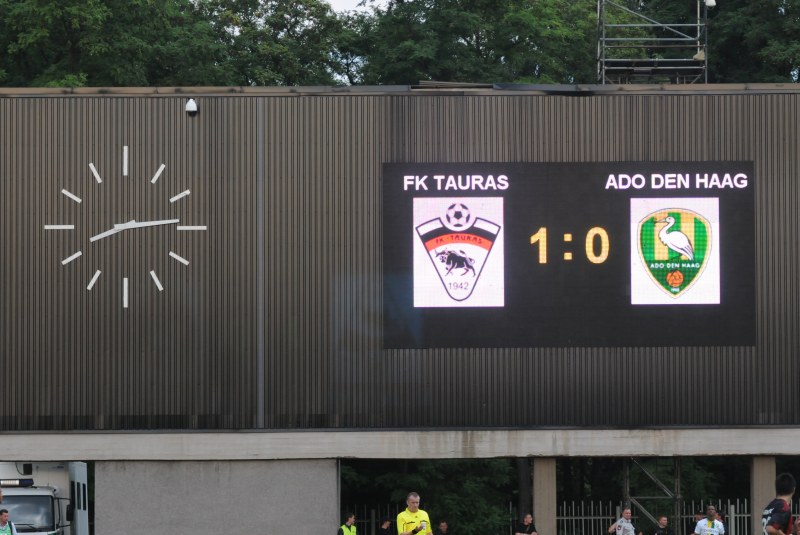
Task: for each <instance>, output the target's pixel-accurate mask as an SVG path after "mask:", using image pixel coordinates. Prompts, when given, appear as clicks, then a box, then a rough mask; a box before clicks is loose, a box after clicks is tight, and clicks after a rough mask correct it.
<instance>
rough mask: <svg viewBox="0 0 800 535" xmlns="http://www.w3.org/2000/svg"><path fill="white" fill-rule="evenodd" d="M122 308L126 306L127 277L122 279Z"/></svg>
mask: <svg viewBox="0 0 800 535" xmlns="http://www.w3.org/2000/svg"><path fill="white" fill-rule="evenodd" d="M122 308H128V277H124V278H123V279H122Z"/></svg>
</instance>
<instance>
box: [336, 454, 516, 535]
mask: <svg viewBox="0 0 800 535" xmlns="http://www.w3.org/2000/svg"><path fill="white" fill-rule="evenodd" d="M341 473H342V504H343V505H352V504H355V503H360V504H369V505H371V506H374V507H375V508H378V507H379V506H384V507H385V505H386V504H389V503H393V504H397V507H398V510H403V509H405V500H406V495H407V494H408V493H409V492H411V491H415V492H418V493H419V494H420V497H421V507H422V509H424V510H425V511H427V513H428V515H429V516H430V519H431V522H433V524H434V528H435V526H436V524H437V523H438V522H439V521H440V520H442V519H444V520H447V523H448V525H449V526H450V527H451V529H452V530H453V532H455V533H461V534H463V535H482V534H484V533H501V532H504V529H507V526H508V522H509V517H508V502H509V500H510V499H512V497H513V492H514V486H515V484H516V476H515V474H514V466H513V464H512V461H511V460H510V459H472V460H470V459H445V460H407V461H352V460H351V461H347V462H346V463H343V464H342V471H341ZM478 520H479V521H478Z"/></svg>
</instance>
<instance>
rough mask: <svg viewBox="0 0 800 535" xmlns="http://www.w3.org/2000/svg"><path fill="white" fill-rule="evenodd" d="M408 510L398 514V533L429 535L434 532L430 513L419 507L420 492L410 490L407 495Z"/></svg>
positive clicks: (404, 534)
mask: <svg viewBox="0 0 800 535" xmlns="http://www.w3.org/2000/svg"><path fill="white" fill-rule="evenodd" d="M406 505H407V506H408V507H406V510H405V511H403V512H401V513H400V514H399V515H397V535H417V534H418V533H422V534H423V535H429V534H430V533H432V530H431V520H430V518H428V513H426V512H425V511H423V510H422V509H420V508H419V494H417V493H416V492H410V493H409V494H408V496H406Z"/></svg>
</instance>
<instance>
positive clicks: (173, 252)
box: [44, 145, 208, 308]
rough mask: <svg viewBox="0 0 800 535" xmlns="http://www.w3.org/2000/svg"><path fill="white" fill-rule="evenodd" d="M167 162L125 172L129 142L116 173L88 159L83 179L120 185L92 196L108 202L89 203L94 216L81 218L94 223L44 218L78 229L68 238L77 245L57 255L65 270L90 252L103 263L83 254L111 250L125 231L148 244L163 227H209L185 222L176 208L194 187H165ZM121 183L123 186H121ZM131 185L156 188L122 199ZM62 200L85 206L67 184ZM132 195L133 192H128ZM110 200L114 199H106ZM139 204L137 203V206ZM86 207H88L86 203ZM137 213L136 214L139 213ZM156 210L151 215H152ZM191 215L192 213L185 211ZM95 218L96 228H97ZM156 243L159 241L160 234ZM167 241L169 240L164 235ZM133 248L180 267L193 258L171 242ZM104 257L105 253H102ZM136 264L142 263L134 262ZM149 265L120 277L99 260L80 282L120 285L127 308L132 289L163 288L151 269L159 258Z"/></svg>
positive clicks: (50, 225) (48, 226)
mask: <svg viewBox="0 0 800 535" xmlns="http://www.w3.org/2000/svg"><path fill="white" fill-rule="evenodd" d="M166 167H167V166H166V164H164V163H161V164H160V165H159V166H158V168H157V169H155V170H153V172H152V175H149V174H148V176H144V177H131V176H129V147H128V146H127V145H125V146H123V147H122V173H121V176H119V175H118V174H116V173H107V174H104V173H103V171H104V170H103V169H102V168H99V166H98V165H95V163H94V162H89V163H88V171H87V177H86V179H87V181H90V182H92V183H93V184H94V186H95V187H98V188H115V187H119V191H118V192H117V194H116V195H114V194H111V195H95V196H93V199H94V200H95V201H96V202H98V203H103V202H108V203H109V204H110V205H109V206H95V207H92V208H91V211H92V213H93V214H94V216H93V217H92V218H82V221H89V220H90V219H91V221H93V222H94V224H89V223H85V224H76V223H75V222H71V221H55V222H54V221H48V222H46V223H45V224H44V230H45V231H53V232H77V233H79V234H80V236H79V239H78V240H71V243H77V244H78V246H77V249H76V250H74V251H73V252H71V253H70V254H69V255H67V256H66V257H64V258H62V259H61V264H62V266H63V267H64V268H65V269H68V268H69V267H71V266H73V265H75V264H76V263H79V262H81V261H82V260H83V259H85V258H87V257H91V259H92V261H94V262H98V263H102V262H101V261H100V260H99V259H101V258H103V255H100V254H94V255H86V254H85V253H87V252H96V250H97V249H98V248H105V249H104V250H105V251H109V250H110V251H113V250H114V247H115V244H114V241H115V240H120V239H121V236H124V235H126V234H137V235H138V236H137V243H138V244H141V243H143V242H144V243H146V242H147V240H148V239H151V237H154V236H155V233H156V232H158V231H166V232H167V233H168V234H170V235H171V234H173V233H184V232H198V231H200V232H202V231H206V230H208V227H207V226H206V225H205V224H202V222H197V221H188V220H186V219H187V217H186V216H183V217H181V216H180V214H181V213H184V214H186V213H191V211H188V210H180V209H179V208H180V205H181V204H183V203H188V202H191V199H192V196H191V195H192V192H191V190H190V189H183V190H181V189H180V188H178V190H177V191H176V190H174V189H173V190H172V191H169V185H166V187H159V186H164V179H163V176H164V174H165V173H164V172H165V170H166ZM123 183H124V184H125V186H126V187H125V188H122V187H120V186H121V185H122V184H123ZM131 188H134V189H135V188H155V189H151V190H150V191H148V192H145V193H146V195H144V196H146V197H148V198H150V199H153V200H152V201H149V202H147V203H126V202H125V199H120V197H124V196H125V195H128V193H123V192H131V191H132V189H131ZM60 193H61V195H62V196H63V199H64V202H71V203H76V204H78V205H81V208H82V207H83V205H84V199H82V198H81V196H79V195H78V194H76V193H75V192H73V191H69V190H67V189H66V188H64V189H62V190H61V192H60ZM131 195H132V196H133V195H135V194H131ZM109 199H114V200H113V201H109ZM137 206H138V208H137ZM86 209H87V210H89V208H86ZM137 212H138V213H137ZM154 214H155V215H154ZM189 217H190V218H191V216H189ZM98 220H99V221H100V222H99V228H92V227H97V225H98ZM161 238H162V239H160V240H159V243H161V242H162V241H164V240H163V234H162V235H161ZM166 241H167V242H169V240H166ZM174 241H175V242H182V241H183V240H174ZM136 250H137V251H141V252H143V253H145V254H150V253H155V255H164V257H165V258H168V259H169V261H170V262H176V263H177V265H180V266H182V268H186V269H189V268H190V265H191V263H192V262H193V261H194V260H193V259H191V258H189V255H187V254H186V253H185V252H183V251H181V250H179V247H176V246H175V245H169V246H166V247H164V249H163V250H161V251H159V250H158V248H156V247H148V246H138V247H137V249H136ZM105 256H106V257H108V256H109V255H105ZM138 264H139V265H140V266H141V265H142V264H141V263H138ZM151 264H152V265H151V266H150V267H149V269H148V270H149V277H147V278H143V277H136V278H134V277H132V276H131V274H129V273H128V272H129V271H130V269H127V270H126V269H123V270H122V273H123V274H120V275H119V277H118V278H113V279H112V278H111V277H108V276H106V277H103V275H104V272H107V271H108V270H107V269H106V268H105V267H104V266H103V265H96V266H92V269H91V270H90V272H92V275H91V276H90V277H89V278H88V280H86V281H84V282H85V284H86V291H90V292H91V291H92V290H93V289H95V288H98V287H99V285H101V284H110V285H114V286H117V287H118V289H119V295H120V303H121V306H122V307H123V308H129V306H130V303H131V296H132V294H133V293H134V292H140V291H150V292H152V293H157V292H162V291H164V282H162V279H161V277H159V273H157V271H156V269H155V265H156V264H162V265H163V262H160V261H158V259H157V258H153V259H152V262H151ZM148 279H149V281H150V282H149V284H148V286H149V288H135V287H134V285H133V282H132V281H133V280H136V281H139V282H140V284H139V285H140V286H143V284H141V281H142V280H148Z"/></svg>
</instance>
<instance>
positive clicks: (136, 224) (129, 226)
mask: <svg viewBox="0 0 800 535" xmlns="http://www.w3.org/2000/svg"><path fill="white" fill-rule="evenodd" d="M175 223H180V219H161V220H158V221H136V220H133V221H128V222H127V223H116V224H115V225H114V229H115V230H128V229H132V228H142V227H156V226H158V225H174V224H175Z"/></svg>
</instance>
